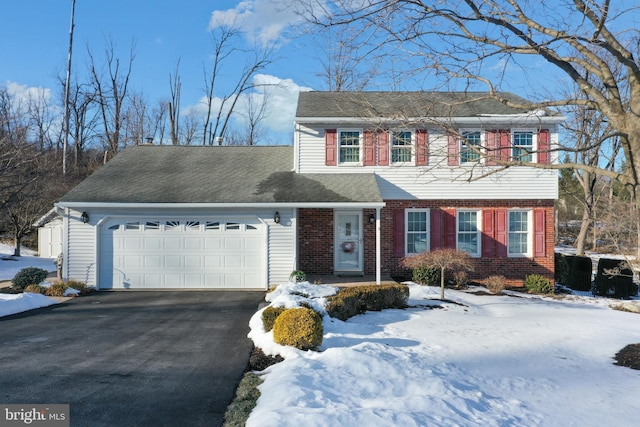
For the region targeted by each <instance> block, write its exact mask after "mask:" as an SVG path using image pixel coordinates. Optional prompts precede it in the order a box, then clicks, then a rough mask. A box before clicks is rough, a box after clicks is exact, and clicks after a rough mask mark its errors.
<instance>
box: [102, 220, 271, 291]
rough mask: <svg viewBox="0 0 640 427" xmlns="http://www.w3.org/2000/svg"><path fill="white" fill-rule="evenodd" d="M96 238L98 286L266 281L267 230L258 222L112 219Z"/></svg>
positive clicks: (256, 284)
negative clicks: (98, 246) (98, 240)
mask: <svg viewBox="0 0 640 427" xmlns="http://www.w3.org/2000/svg"><path fill="white" fill-rule="evenodd" d="M169 223H171V224H170V226H168V225H167V224H169ZM127 224H128V226H127ZM131 224H136V225H137V226H136V227H134V226H132V225H131ZM149 224H150V225H149ZM211 224H213V225H211ZM100 238H101V244H100V245H101V247H100V254H101V261H100V284H99V286H100V288H111V287H113V288H132V289H135V288H168V289H177V288H194V289H202V288H253V289H264V288H265V286H266V277H265V274H266V268H265V265H266V264H265V262H266V247H267V245H266V230H265V229H264V228H263V226H262V225H261V224H259V223H257V222H252V223H251V224H250V225H249V224H245V223H243V222H242V221H233V223H231V224H230V222H223V221H221V222H218V221H208V220H207V221H197V220H189V221H187V220H180V219H176V220H175V221H174V220H171V221H157V220H150V221H140V220H137V219H136V220H128V221H120V222H119V224H116V223H115V221H112V222H109V223H105V225H104V228H103V229H102V230H101V235H100Z"/></svg>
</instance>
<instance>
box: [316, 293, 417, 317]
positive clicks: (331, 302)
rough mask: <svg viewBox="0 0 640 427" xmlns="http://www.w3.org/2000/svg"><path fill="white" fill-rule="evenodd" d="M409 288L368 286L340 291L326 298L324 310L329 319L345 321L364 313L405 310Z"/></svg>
mask: <svg viewBox="0 0 640 427" xmlns="http://www.w3.org/2000/svg"><path fill="white" fill-rule="evenodd" d="M408 300H409V288H408V287H407V286H405V285H369V286H354V287H350V288H344V289H341V290H340V291H339V292H338V293H337V294H335V295H333V296H331V297H329V298H327V304H326V309H327V313H328V314H329V316H331V317H335V318H336V319H340V320H347V319H349V318H351V317H353V316H355V315H357V314H362V313H364V312H365V311H380V310H384V309H386V308H405V307H406V306H407V301H408Z"/></svg>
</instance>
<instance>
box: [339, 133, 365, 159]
mask: <svg viewBox="0 0 640 427" xmlns="http://www.w3.org/2000/svg"><path fill="white" fill-rule="evenodd" d="M339 138H340V141H339V143H340V150H339V161H340V163H359V162H360V132H359V131H340V137H339Z"/></svg>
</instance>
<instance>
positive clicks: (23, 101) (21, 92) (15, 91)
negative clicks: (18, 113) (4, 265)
mask: <svg viewBox="0 0 640 427" xmlns="http://www.w3.org/2000/svg"><path fill="white" fill-rule="evenodd" d="M5 87H6V90H7V94H8V95H9V97H10V98H11V99H12V100H13V102H14V108H18V109H20V108H26V106H27V105H28V104H29V103H38V104H40V105H42V104H49V101H50V100H51V89H48V88H44V87H29V86H27V85H21V84H19V83H16V82H12V81H7V82H6V86H5Z"/></svg>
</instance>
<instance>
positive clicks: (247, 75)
mask: <svg viewBox="0 0 640 427" xmlns="http://www.w3.org/2000/svg"><path fill="white" fill-rule="evenodd" d="M239 34H240V32H239V30H238V29H236V28H235V27H234V26H227V25H221V26H218V27H217V29H216V32H215V33H213V34H212V42H213V46H214V54H213V64H212V68H211V69H210V70H207V69H206V67H205V69H204V76H205V79H204V80H205V117H204V121H203V123H202V145H207V144H208V145H214V143H218V144H222V141H223V139H224V136H225V133H226V131H227V128H228V127H229V122H230V120H231V116H232V115H233V114H234V113H235V112H236V105H237V103H238V101H239V99H241V96H242V95H244V94H246V93H248V92H249V91H250V90H251V89H253V88H254V85H253V84H252V79H253V77H254V76H255V75H256V73H257V72H258V71H260V70H261V69H263V68H264V67H266V66H267V65H269V64H270V63H271V56H272V55H273V50H272V49H271V48H269V47H267V48H261V47H258V46H255V47H254V48H253V49H251V50H250V51H243V50H240V49H238V48H237V47H236V45H235V41H236V38H237V37H238V36H239ZM234 55H235V56H240V57H242V58H245V64H244V65H243V67H242V69H241V70H239V71H236V72H234V75H237V80H236V81H235V83H234V84H232V86H225V87H230V90H225V91H222V92H221V91H220V90H219V88H218V86H219V85H218V80H219V78H220V75H221V72H222V68H223V66H224V64H225V63H226V62H228V61H230V59H231V58H232V57H234Z"/></svg>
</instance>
